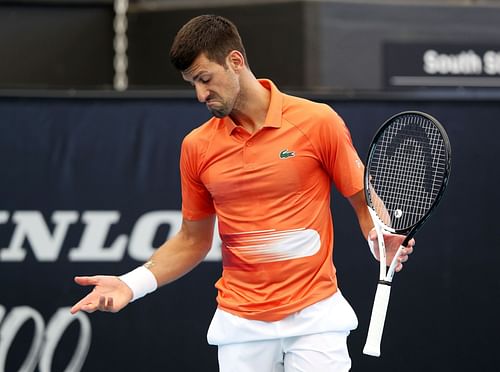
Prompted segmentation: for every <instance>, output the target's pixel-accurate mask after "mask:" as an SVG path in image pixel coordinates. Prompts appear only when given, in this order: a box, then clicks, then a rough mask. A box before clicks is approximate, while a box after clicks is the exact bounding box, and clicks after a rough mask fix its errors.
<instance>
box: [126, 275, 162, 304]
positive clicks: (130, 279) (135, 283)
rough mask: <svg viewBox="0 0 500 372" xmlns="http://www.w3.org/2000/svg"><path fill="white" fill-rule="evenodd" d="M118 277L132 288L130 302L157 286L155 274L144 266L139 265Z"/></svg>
mask: <svg viewBox="0 0 500 372" xmlns="http://www.w3.org/2000/svg"><path fill="white" fill-rule="evenodd" d="M118 278H120V280H121V281H123V282H124V283H125V284H126V285H128V287H129V288H130V289H131V290H132V299H131V300H130V302H133V301H135V300H137V299H139V298H141V297H144V296H145V295H147V294H148V293H151V292H153V291H155V290H156V288H158V283H157V281H156V278H155V276H154V275H153V273H152V272H151V271H150V270H148V269H147V268H145V267H144V266H139V267H138V268H136V269H134V270H132V271H129V272H128V273H126V274H123V275H121V276H119V277H118Z"/></svg>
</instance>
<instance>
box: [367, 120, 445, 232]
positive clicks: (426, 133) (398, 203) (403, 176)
mask: <svg viewBox="0 0 500 372" xmlns="http://www.w3.org/2000/svg"><path fill="white" fill-rule="evenodd" d="M450 170H451V146H450V141H449V139H448V135H447V134H446V131H445V129H444V127H443V126H442V125H441V124H440V123H439V122H438V120H437V119H435V118H434V117H432V116H431V115H429V114H427V113H423V112H419V111H404V112H400V113H398V114H396V115H394V116H392V117H391V118H389V119H388V120H387V121H386V122H385V123H384V124H383V125H382V126H381V127H380V128H379V130H378V131H377V133H376V134H375V136H374V138H373V140H372V142H371V145H370V149H369V151H368V157H367V161H366V167H365V196H366V201H367V203H368V206H369V207H370V208H371V209H372V210H373V211H374V212H375V214H376V215H377V217H378V218H379V219H380V222H381V223H382V224H383V225H384V226H385V228H386V229H387V230H389V231H392V232H395V233H398V234H405V235H409V234H411V236H412V235H414V233H415V232H416V230H417V229H418V227H419V226H421V225H422V224H423V222H424V221H425V220H426V219H427V218H428V217H429V215H430V214H431V212H432V211H433V210H434V209H435V207H436V206H437V205H438V203H439V201H440V200H441V197H442V195H443V193H444V191H445V189H446V186H447V184H448V178H449V175H450ZM411 236H408V239H409V238H410V237H411Z"/></svg>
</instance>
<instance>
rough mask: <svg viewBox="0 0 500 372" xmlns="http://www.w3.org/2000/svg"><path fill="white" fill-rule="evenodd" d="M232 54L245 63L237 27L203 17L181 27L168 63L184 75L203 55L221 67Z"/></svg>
mask: <svg viewBox="0 0 500 372" xmlns="http://www.w3.org/2000/svg"><path fill="white" fill-rule="evenodd" d="M233 50H238V51H239V52H241V53H242V54H243V57H244V58H245V62H246V60H247V57H246V53H245V48H244V47H243V42H242V41H241V37H240V35H239V33H238V29H237V28H236V26H235V25H234V24H233V23H232V22H231V21H229V20H228V19H226V18H224V17H221V16H216V15H211V14H206V15H201V16H198V17H195V18H193V19H191V20H190V21H189V22H187V23H186V24H185V25H184V26H182V27H181V29H180V30H179V32H178V33H177V35H176V36H175V39H174V42H173V44H172V48H171V49H170V61H171V62H172V64H173V65H174V66H175V68H176V69H177V70H179V71H184V70H186V69H187V68H189V66H191V65H192V63H193V62H194V60H195V59H196V58H197V57H198V56H199V55H200V54H201V53H204V54H205V55H206V56H207V58H208V59H209V60H210V61H213V62H216V63H218V64H220V65H223V66H224V65H225V60H226V57H227V55H228V54H229V52H231V51H233ZM246 63H247V62H246ZM247 65H248V63H247Z"/></svg>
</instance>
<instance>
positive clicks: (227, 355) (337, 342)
mask: <svg viewBox="0 0 500 372" xmlns="http://www.w3.org/2000/svg"><path fill="white" fill-rule="evenodd" d="M348 335H349V332H348V331H345V332H325V333H318V334H313V335H305V336H296V337H287V338H282V339H275V340H265V341H253V342H244V343H239V344H227V345H220V346H219V371H220V372H347V371H349V369H350V368H351V358H350V357H349V353H348V351H347V336H348Z"/></svg>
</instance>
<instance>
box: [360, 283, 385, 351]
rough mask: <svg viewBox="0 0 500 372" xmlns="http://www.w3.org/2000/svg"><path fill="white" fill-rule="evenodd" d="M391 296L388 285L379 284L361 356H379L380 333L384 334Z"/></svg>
mask: <svg viewBox="0 0 500 372" xmlns="http://www.w3.org/2000/svg"><path fill="white" fill-rule="evenodd" d="M390 295H391V285H390V283H380V284H379V285H378V286H377V292H376V293H375V300H374V301H373V309H372V316H371V319H370V326H369V327H368V336H367V337H366V343H365V347H364V349H363V354H366V355H371V356H375V357H378V356H380V344H381V342H382V333H383V332H384V323H385V315H386V314H387V307H388V305H389V297H390Z"/></svg>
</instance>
